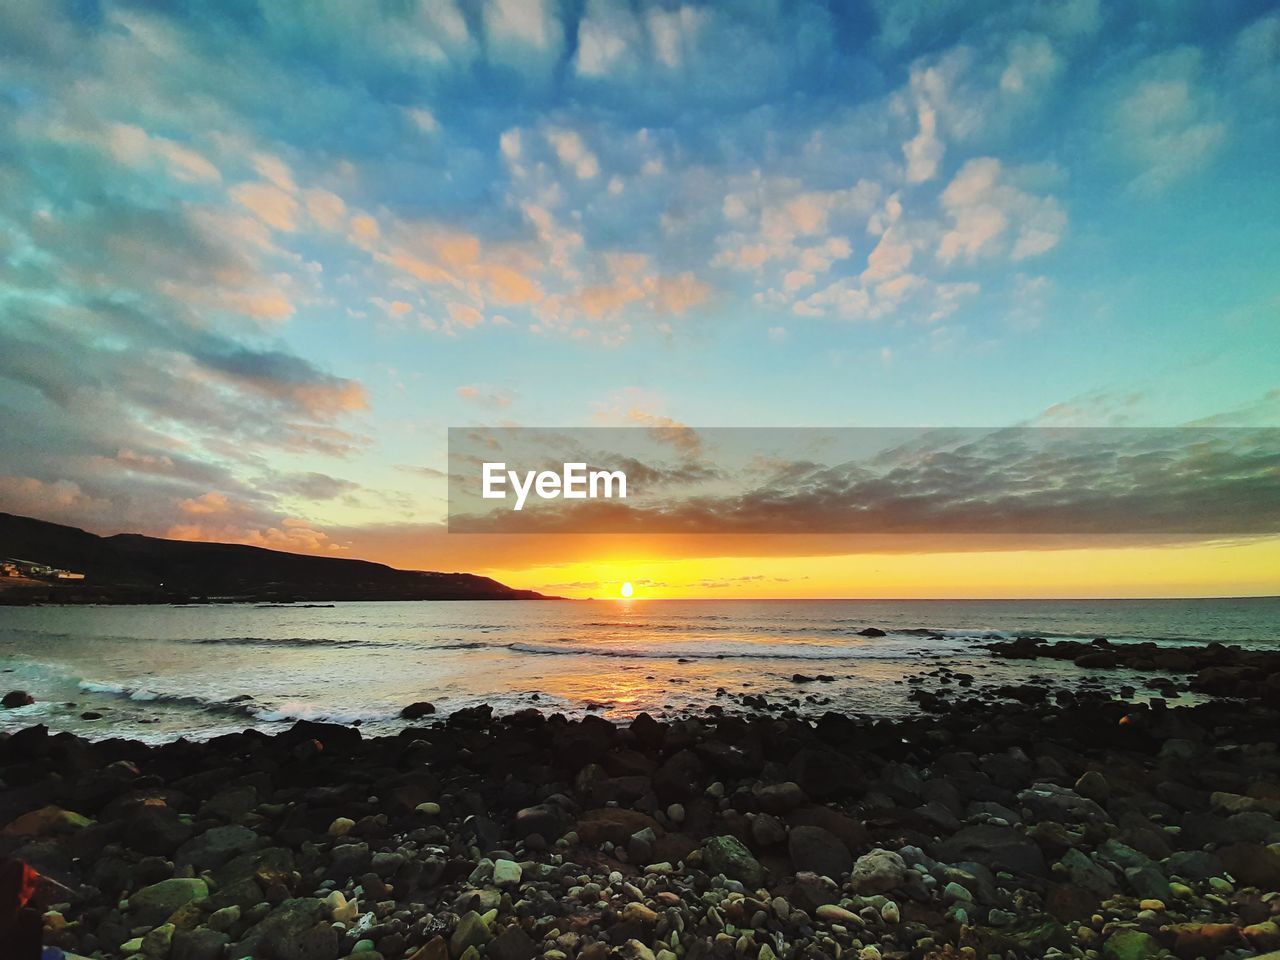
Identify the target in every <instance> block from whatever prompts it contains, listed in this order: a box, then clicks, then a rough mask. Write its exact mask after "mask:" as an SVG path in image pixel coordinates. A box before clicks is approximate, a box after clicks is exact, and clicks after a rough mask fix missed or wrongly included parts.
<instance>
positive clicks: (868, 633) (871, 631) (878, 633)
mask: <svg viewBox="0 0 1280 960" xmlns="http://www.w3.org/2000/svg"><path fill="white" fill-rule="evenodd" d="M858 635H859V636H863V637H883V636H884V635H885V633H884V631H883V630H881V629H880V628H879V627H864V628H863V629H861V630H859V631H858Z"/></svg>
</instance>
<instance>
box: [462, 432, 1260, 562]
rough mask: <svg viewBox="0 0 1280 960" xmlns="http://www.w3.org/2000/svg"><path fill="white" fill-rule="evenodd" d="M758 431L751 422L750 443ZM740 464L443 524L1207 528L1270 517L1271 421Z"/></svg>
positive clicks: (916, 439)
mask: <svg viewBox="0 0 1280 960" xmlns="http://www.w3.org/2000/svg"><path fill="white" fill-rule="evenodd" d="M712 433H713V435H714V432H712ZM783 433H785V431H783ZM768 435H769V431H759V432H758V436H759V437H760V442H761V443H762V444H763V443H766V442H767V439H766V438H767V437H768ZM744 436H747V437H749V436H751V433H750V431H742V432H740V433H739V434H738V437H737V439H736V442H737V443H738V444H739V445H742V444H743V443H745V441H744V439H743V437H744ZM857 436H858V431H856V430H855V431H851V432H849V433H848V434H846V437H848V438H849V439H850V442H856V440H857ZM749 463H750V465H751V467H752V469H751V470H747V471H744V472H743V473H742V475H741V476H739V477H738V478H737V480H736V484H735V486H734V487H733V488H732V489H730V490H728V491H726V492H724V493H720V494H716V495H702V494H698V493H696V492H691V491H684V492H680V491H672V490H670V489H665V488H664V489H660V490H655V491H646V489H645V487H644V486H643V485H642V484H640V483H638V482H637V483H635V484H629V488H628V498H627V500H625V501H623V500H595V501H590V500H588V501H564V500H551V501H539V500H536V499H531V500H530V501H528V502H527V503H526V505H525V509H524V510H523V511H522V512H520V513H516V512H514V511H512V510H511V509H510V505H509V504H506V503H505V502H504V503H503V504H502V505H500V506H498V507H497V508H494V509H492V510H490V511H489V512H487V513H483V514H476V513H468V514H462V513H459V512H455V513H453V514H451V517H450V529H451V530H455V531H458V532H486V531H488V532H509V533H521V532H523V533H554V532H572V531H580V532H597V533H599V532H613V533H633V534H644V533H648V534H659V533H705V534H732V533H771V534H816V533H845V534H884V533H898V534H930V535H937V534H1067V535H1082V534H1083V535H1097V534H1119V533H1123V534H1151V535H1159V534H1189V535H1197V536H1203V537H1206V538H1211V537H1214V536H1217V535H1223V534H1256V533H1262V532H1274V531H1277V530H1280V431H1278V430H1275V429H1261V428H1259V429H1244V428H1242V429H1219V430H1213V429H1200V428H1178V429H1165V430H1159V429H1151V430H1147V429H1105V428H1103V429H1092V430H1091V429H1078V428H1077V429H1070V428H1067V429H1024V428H1014V429H1008V430H999V431H972V430H955V431H928V432H921V433H919V435H918V436H913V437H911V438H909V439H906V440H904V441H902V442H900V443H897V444H896V445H893V446H891V447H890V448H888V449H884V450H880V451H878V452H876V453H874V454H873V455H871V456H868V457H866V458H863V459H858V460H848V461H842V462H837V463H834V464H832V465H823V464H819V463H815V462H812V461H798V462H795V463H789V464H788V463H781V464H778V465H777V466H776V468H775V469H774V471H773V473H772V474H771V475H770V476H769V477H768V478H767V479H766V480H765V481H764V482H760V481H759V480H758V479H757V477H756V474H755V472H754V471H755V470H757V469H758V458H754V457H753V458H751V459H750V461H749ZM461 502H462V501H458V503H461ZM456 509H458V507H457V503H455V510H456Z"/></svg>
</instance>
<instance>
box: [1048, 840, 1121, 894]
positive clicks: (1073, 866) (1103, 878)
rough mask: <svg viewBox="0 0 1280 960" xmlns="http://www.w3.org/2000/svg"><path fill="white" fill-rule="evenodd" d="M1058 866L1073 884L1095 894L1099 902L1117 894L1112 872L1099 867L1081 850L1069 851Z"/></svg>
mask: <svg viewBox="0 0 1280 960" xmlns="http://www.w3.org/2000/svg"><path fill="white" fill-rule="evenodd" d="M1058 866H1059V867H1061V868H1062V870H1063V871H1064V872H1065V873H1066V874H1067V876H1069V877H1070V878H1071V883H1072V884H1073V885H1074V886H1076V887H1078V888H1080V889H1081V890H1086V891H1088V892H1089V893H1091V894H1093V895H1094V896H1095V897H1097V898H1098V899H1099V900H1101V899H1103V898H1104V897H1109V896H1110V895H1111V894H1113V893H1115V892H1116V880H1115V877H1113V876H1112V875H1111V873H1110V871H1108V870H1106V869H1104V868H1103V867H1100V866H1098V865H1097V864H1096V863H1094V862H1093V861H1092V860H1090V859H1089V857H1088V856H1086V855H1085V854H1083V853H1081V852H1080V851H1079V850H1068V851H1067V852H1066V854H1064V855H1063V857H1062V859H1061V860H1060V861H1058Z"/></svg>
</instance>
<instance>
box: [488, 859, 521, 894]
mask: <svg viewBox="0 0 1280 960" xmlns="http://www.w3.org/2000/svg"><path fill="white" fill-rule="evenodd" d="M520 874H521V871H520V864H518V863H516V862H515V861H514V860H502V859H499V860H495V861H494V863H493V882H494V885H495V886H499V887H507V888H511V887H518V886H519V885H520Z"/></svg>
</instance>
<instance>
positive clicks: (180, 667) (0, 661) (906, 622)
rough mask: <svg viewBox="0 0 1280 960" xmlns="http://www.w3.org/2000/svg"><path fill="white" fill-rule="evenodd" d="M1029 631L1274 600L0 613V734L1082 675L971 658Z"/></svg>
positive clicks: (699, 707)
mask: <svg viewBox="0 0 1280 960" xmlns="http://www.w3.org/2000/svg"><path fill="white" fill-rule="evenodd" d="M866 627H877V628H879V629H881V630H884V631H885V632H886V634H887V635H886V636H884V637H875V638H869V637H863V636H860V635H859V633H858V632H859V631H860V630H862V629H864V628H866ZM1023 634H1027V635H1036V636H1043V637H1047V638H1065V637H1072V638H1093V637H1096V636H1106V637H1109V638H1111V639H1112V640H1113V641H1116V642H1123V641H1126V640H1156V641H1158V642H1160V643H1163V644H1169V645H1177V644H1181V643H1188V642H1205V641H1209V640H1218V641H1222V642H1224V643H1238V644H1241V645H1242V646H1247V647H1268V646H1276V645H1278V644H1280V599H1277V598H1267V599H1244V600H1156V601H1148V600H1141V601H1139V600H1134V601H1114V600H1113V601H876V602H872V601H761V602H754V601H713V600H706V601H652V600H650V601H636V602H629V603H627V602H617V601H587V602H571V601H548V602H530V603H511V602H459V603H430V602H424V603H342V604H337V605H335V606H332V607H304V606H295V607H280V606H264V605H251V604H239V605H220V604H219V605H210V606H183V607H162V606H138V607H7V608H5V607H0V670H3V671H4V674H3V675H0V692H3V691H4V690H10V689H25V690H27V691H29V692H30V693H32V694H33V695H34V696H35V697H36V698H37V700H38V702H37V703H35V704H33V705H31V706H28V707H23V708H20V709H17V710H7V711H0V729H9V730H12V729H18V728H20V727H24V726H27V725H29V724H31V723H37V722H43V723H47V724H48V725H49V726H50V727H52V728H54V729H60V730H75V731H77V732H80V733H85V734H90V735H94V736H109V735H124V736H131V737H138V738H141V739H147V740H164V739H171V738H173V737H176V736H180V735H185V736H189V737H206V736H211V735H214V734H218V733H224V732H228V731H230V730H236V729H241V728H243V727H245V726H248V725H253V726H259V727H264V728H271V727H278V726H280V725H282V724H285V723H287V722H290V721H292V720H293V719H295V718H302V717H305V718H310V719H331V720H338V721H344V722H352V721H355V720H360V721H361V722H362V724H363V725H364V726H365V728H366V729H367V730H368V731H369V732H384V731H391V730H394V729H397V728H398V727H399V726H400V725H401V722H400V721H399V720H398V714H399V711H400V709H401V707H403V706H404V705H405V704H407V703H410V702H413V701H416V700H430V701H432V702H433V703H435V704H436V706H437V708H438V709H439V710H440V711H441V712H442V713H447V712H448V711H451V710H455V709H458V708H460V707H467V706H474V705H476V704H481V703H488V704H491V705H492V706H493V707H494V709H495V710H496V711H499V712H502V711H509V710H515V709H520V708H524V707H530V706H536V707H539V708H542V709H545V710H548V711H553V710H559V711H564V712H567V713H574V714H580V713H582V712H584V711H587V710H595V711H597V712H599V713H601V714H602V715H605V716H612V717H619V718H622V717H627V716H630V715H633V714H635V713H638V712H640V711H642V710H647V711H649V712H651V713H653V714H655V715H659V714H667V715H675V714H680V713H688V712H701V711H703V710H704V709H705V707H706V706H707V705H708V704H710V703H713V702H716V700H717V690H718V689H721V688H722V689H723V690H724V691H727V693H728V694H741V693H757V694H763V695H764V696H765V697H767V698H768V699H770V700H771V701H783V700H786V701H790V700H796V701H798V705H799V706H801V707H802V708H805V709H809V710H812V711H813V712H814V713H820V712H822V711H823V710H827V709H840V710H848V711H857V712H863V713H870V714H885V715H888V714H896V713H902V712H904V711H907V710H910V709H911V705H910V703H909V701H908V700H907V692H908V691H909V689H910V688H909V687H908V686H907V685H906V683H905V682H904V681H905V678H906V677H907V676H909V675H911V674H914V673H921V672H926V671H929V670H933V669H935V668H937V667H939V666H943V665H945V666H948V667H951V668H953V669H955V670H958V671H966V672H969V673H972V674H974V675H975V677H977V679H978V681H979V682H1007V681H1020V680H1025V679H1026V677H1028V676H1029V675H1031V674H1033V673H1034V674H1039V675H1042V676H1048V677H1052V678H1054V679H1060V680H1065V681H1068V682H1070V681H1072V680H1078V679H1079V678H1080V677H1082V676H1083V671H1080V670H1078V669H1077V668H1075V667H1073V666H1072V665H1070V664H1069V663H1068V664H1060V663H1058V662H1056V661H1047V660H1040V661H1035V662H1034V663H1026V662H1010V661H1000V660H996V659H994V658H992V657H991V656H990V655H989V654H988V653H987V652H986V651H985V650H983V649H981V647H979V646H978V644H979V643H980V642H981V641H982V640H984V639H988V638H997V637H1009V636H1017V635H1023ZM797 673H800V674H805V675H808V676H816V675H818V674H823V675H827V676H830V677H832V678H833V679H832V680H831V681H830V682H825V683H813V684H805V685H798V684H796V683H793V682H792V677H793V675H795V674H797ZM1108 673H1109V674H1112V676H1111V677H1110V678H1109V679H1112V680H1116V681H1119V680H1122V679H1126V678H1123V677H1120V676H1118V675H1115V674H1114V672H1108ZM1128 679H1132V678H1128ZM807 696H812V697H816V698H820V699H821V700H822V702H821V703H817V702H812V701H806V700H805V699H804V698H805V697H807ZM720 702H721V703H728V701H727V700H726V699H725V697H724V695H723V694H722V695H721V697H720ZM87 711H93V712H98V713H101V714H102V717H101V718H100V719H96V720H83V719H81V717H80V714H81V713H83V712H87Z"/></svg>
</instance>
